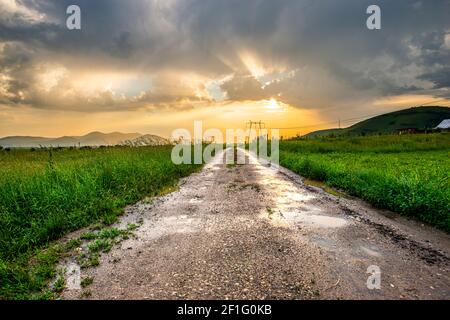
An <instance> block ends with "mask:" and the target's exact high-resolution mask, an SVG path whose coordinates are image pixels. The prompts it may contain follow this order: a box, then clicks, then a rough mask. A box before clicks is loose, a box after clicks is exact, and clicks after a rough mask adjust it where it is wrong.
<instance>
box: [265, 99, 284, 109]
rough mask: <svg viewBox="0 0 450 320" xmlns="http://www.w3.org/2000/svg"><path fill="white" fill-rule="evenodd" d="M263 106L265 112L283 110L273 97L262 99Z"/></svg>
mask: <svg viewBox="0 0 450 320" xmlns="http://www.w3.org/2000/svg"><path fill="white" fill-rule="evenodd" d="M264 108H265V109H266V111H267V112H278V111H283V106H281V105H280V103H278V101H277V100H275V99H274V98H272V99H270V100H264Z"/></svg>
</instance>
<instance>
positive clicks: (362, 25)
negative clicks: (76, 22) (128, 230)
mask: <svg viewBox="0 0 450 320" xmlns="http://www.w3.org/2000/svg"><path fill="white" fill-rule="evenodd" d="M72 4H76V5H78V6H79V7H80V9H81V30H69V29H68V28H67V27H66V19H67V17H68V15H67V14H66V9H67V7H68V6H69V5H72ZM371 4H376V5H378V6H379V7H380V8H381V29H380V30H369V29H368V28H367V27H366V19H367V17H368V14H366V9H367V7H368V6H369V5H371ZM449 88H450V0H433V1H425V0H422V1H421V0H411V1H409V0H396V1H375V0H370V1H365V0H342V1H336V0H278V1H274V0H246V1H242V0H213V1H209V0H130V1H123V0H95V1H92V0H0V136H9V135H33V136H61V135H82V134H86V133H88V132H90V131H103V132H112V131H121V132H139V133H143V134H145V133H152V134H159V135H161V136H165V137H169V136H170V134H171V132H172V130H174V129H177V128H187V129H191V128H192V126H193V121H194V120H202V121H203V125H204V128H219V129H225V128H245V123H246V122H247V121H249V120H253V121H259V120H262V121H264V122H265V124H266V126H267V127H269V128H293V129H282V130H281V135H285V136H291V135H295V134H302V133H306V132H308V131H312V130H317V129H322V128H330V127H337V126H338V123H339V120H340V121H341V125H342V126H346V125H350V124H352V123H353V122H355V121H357V120H359V119H363V118H364V117H368V116H370V115H376V114H381V113H384V112H389V111H393V110H399V109H402V108H405V107H411V106H417V105H421V104H427V103H430V102H431V104H432V105H447V106H448V105H450V103H449V102H450V100H449V99H450V90H449ZM294 127H295V128H294Z"/></svg>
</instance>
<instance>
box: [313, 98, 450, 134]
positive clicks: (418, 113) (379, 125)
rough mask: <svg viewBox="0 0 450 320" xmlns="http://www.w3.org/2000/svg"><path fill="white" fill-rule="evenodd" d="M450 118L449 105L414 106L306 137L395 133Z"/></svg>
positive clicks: (436, 123) (426, 127)
mask: <svg viewBox="0 0 450 320" xmlns="http://www.w3.org/2000/svg"><path fill="white" fill-rule="evenodd" d="M444 119H450V108H449V107H437V106H436V107H435V106H433V107H431V106H430V107H413V108H409V109H403V110H400V111H395V112H390V113H385V114H382V115H380V116H376V117H373V118H370V119H367V120H364V121H361V122H358V123H356V124H354V125H352V126H350V127H348V128H343V129H326V130H319V131H313V132H310V133H308V134H306V135H305V137H308V138H312V137H323V136H330V135H336V136H340V135H364V134H378V133H382V134H386V133H395V132H396V130H399V129H405V128H415V129H419V130H423V129H431V128H434V127H436V126H437V125H438V124H439V123H440V122H441V121H442V120H444Z"/></svg>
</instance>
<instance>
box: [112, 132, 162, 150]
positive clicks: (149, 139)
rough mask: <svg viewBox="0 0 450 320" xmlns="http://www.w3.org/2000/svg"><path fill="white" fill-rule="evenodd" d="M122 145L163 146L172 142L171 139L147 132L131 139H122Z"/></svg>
mask: <svg viewBox="0 0 450 320" xmlns="http://www.w3.org/2000/svg"><path fill="white" fill-rule="evenodd" d="M120 144H121V145H125V146H131V147H140V146H162V145H166V144H170V141H169V140H167V139H164V138H161V137H160V136H155V135H153V134H146V135H143V136H140V137H137V138H134V139H129V140H125V141H122V142H121V143H120Z"/></svg>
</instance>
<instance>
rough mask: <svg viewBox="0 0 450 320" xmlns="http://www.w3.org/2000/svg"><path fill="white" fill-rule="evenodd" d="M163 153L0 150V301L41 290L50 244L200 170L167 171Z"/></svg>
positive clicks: (53, 255) (53, 254)
mask: <svg viewBox="0 0 450 320" xmlns="http://www.w3.org/2000/svg"><path fill="white" fill-rule="evenodd" d="M170 154H171V146H165V147H141V148H127V147H114V148H98V149H61V150H55V149H54V150H53V151H51V152H50V150H37V151H30V150H18V149H16V150H14V149H13V150H11V151H6V150H3V151H0V191H1V192H0V299H2V298H3V299H4V298H24V297H25V298H29V297H30V294H31V293H33V292H39V291H40V290H42V289H43V288H44V286H45V283H46V281H47V280H48V279H49V278H51V277H53V276H54V274H55V264H56V262H57V261H58V258H59V255H60V254H61V248H59V247H58V249H57V250H56V249H55V248H54V247H50V246H49V243H50V242H51V241H52V240H55V239H58V238H60V237H61V236H63V235H64V234H66V233H68V232H70V231H73V230H77V229H79V228H82V227H85V226H88V225H90V224H92V223H94V222H101V223H103V224H104V225H109V224H111V223H112V222H114V221H115V220H116V218H117V216H118V215H120V214H121V213H122V211H123V207H124V206H126V205H127V204H131V203H134V202H136V201H138V200H139V199H142V198H143V197H145V196H154V195H157V194H159V193H161V192H163V191H164V190H167V189H168V188H170V187H173V186H174V185H175V184H176V183H177V181H178V180H179V178H181V177H183V176H186V175H189V174H190V173H192V172H194V171H195V170H198V169H199V168H200V166H199V165H180V166H177V165H174V164H173V163H172V161H171V158H170ZM55 250H56V251H55ZM30 258H31V260H30Z"/></svg>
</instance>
